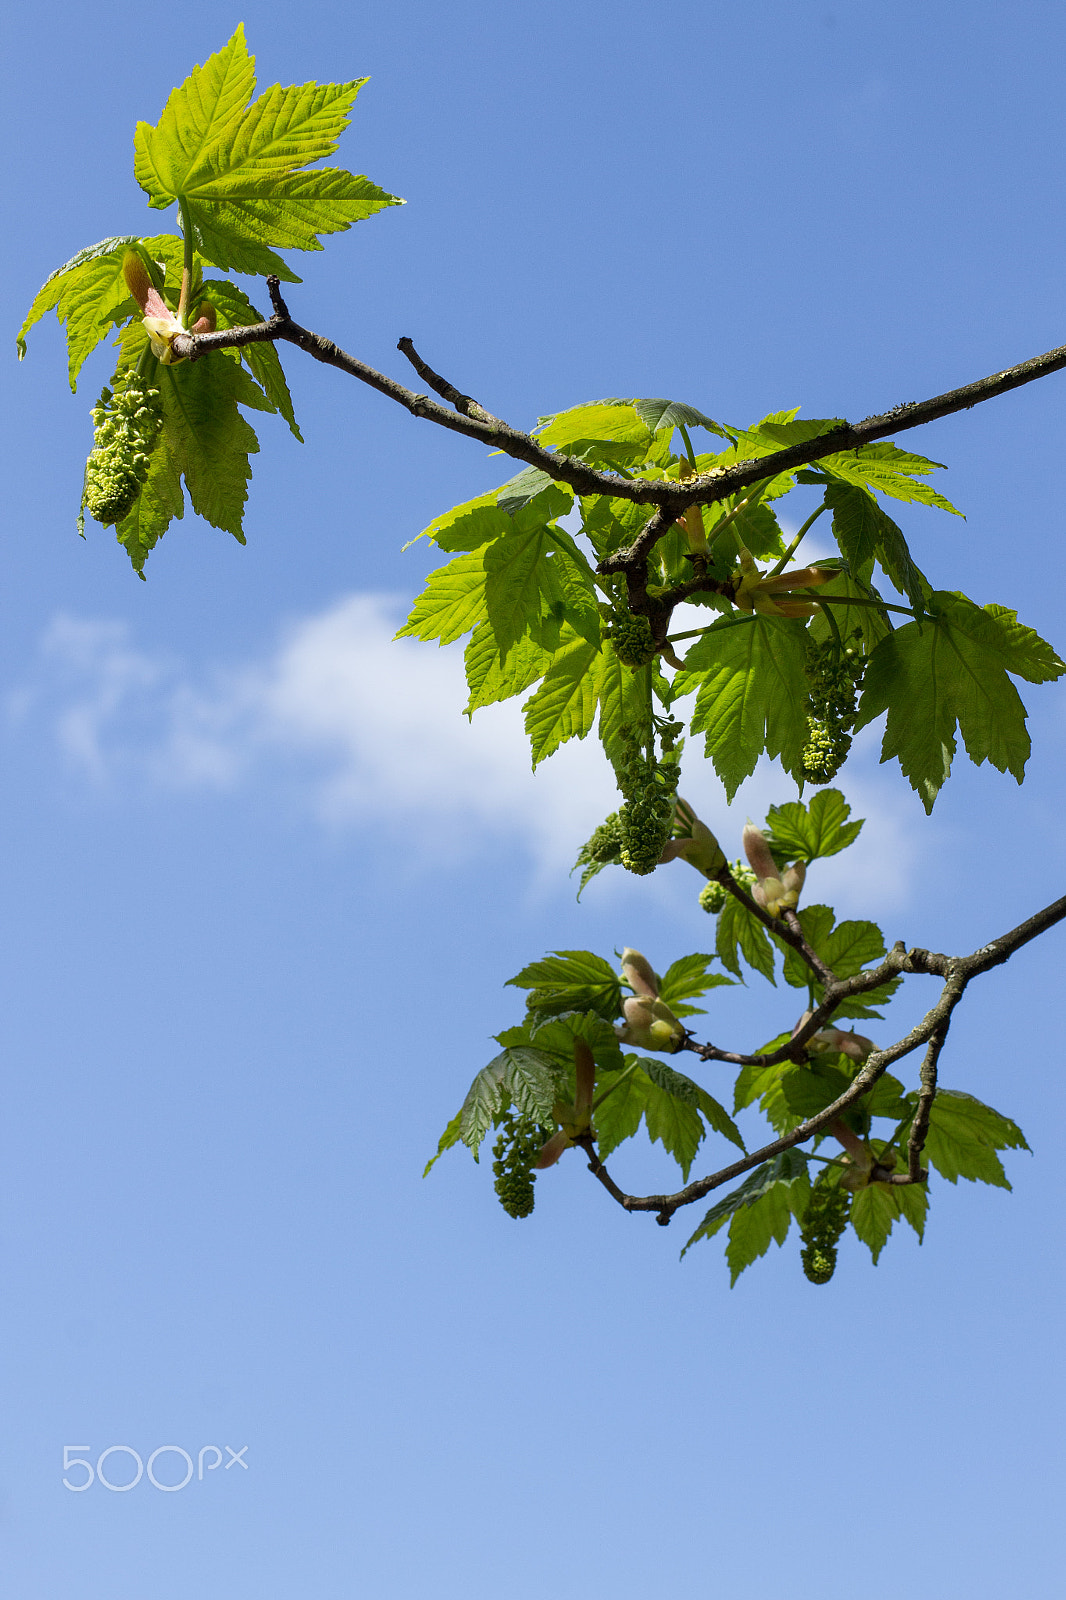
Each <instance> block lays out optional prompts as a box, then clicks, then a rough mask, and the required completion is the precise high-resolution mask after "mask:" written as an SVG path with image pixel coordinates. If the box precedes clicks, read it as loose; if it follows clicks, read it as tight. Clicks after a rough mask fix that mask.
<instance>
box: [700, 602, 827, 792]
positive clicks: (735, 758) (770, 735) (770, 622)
mask: <svg viewBox="0 0 1066 1600" xmlns="http://www.w3.org/2000/svg"><path fill="white" fill-rule="evenodd" d="M804 660H805V656H804V629H803V627H802V625H801V624H800V623H798V622H795V621H783V620H780V619H778V618H776V617H766V616H759V615H753V616H748V617H745V618H744V619H743V621H739V620H738V619H737V618H735V617H733V616H730V617H725V618H723V619H722V621H721V622H715V623H713V624H712V625H711V627H710V628H708V630H707V632H706V633H705V634H704V635H703V637H702V638H701V639H698V640H697V641H696V643H695V644H694V645H693V646H692V649H691V650H690V651H689V652H688V655H687V656H686V657H685V680H686V684H687V683H688V682H690V681H691V680H692V679H698V680H699V693H698V695H697V698H696V706H695V709H694V711H693V713H692V720H691V724H690V725H691V729H692V732H693V733H702V734H704V736H705V740H704V747H705V752H706V754H707V756H708V757H709V758H710V760H711V761H712V762H713V763H714V769H715V771H716V772H717V773H718V776H719V777H720V778H721V780H722V782H723V784H724V785H725V789H726V794H727V796H728V798H729V799H730V800H732V798H733V796H734V794H735V793H736V791H737V789H738V788H739V787H740V785H741V784H742V783H743V781H744V779H745V778H748V777H750V776H751V774H752V773H753V772H754V771H755V764H756V762H757V761H758V759H759V757H760V756H761V755H762V753H763V751H764V750H765V751H766V752H767V754H768V755H770V756H780V758H781V764H782V766H784V768H785V770H786V771H787V772H792V773H796V772H797V771H798V770H799V766H800V762H801V758H802V755H803V747H804V745H805V743H806V740H807V681H806V678H805V677H804V672H803V667H804Z"/></svg>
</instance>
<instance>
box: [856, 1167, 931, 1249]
mask: <svg viewBox="0 0 1066 1600" xmlns="http://www.w3.org/2000/svg"><path fill="white" fill-rule="evenodd" d="M928 1207H929V1196H928V1194H927V1192H926V1189H925V1186H924V1185H923V1184H917V1183H915V1184H888V1183H871V1184H869V1185H868V1186H867V1187H866V1188H865V1189H860V1190H859V1191H858V1193H857V1194H856V1195H855V1197H854V1199H853V1200H852V1203H851V1215H850V1221H851V1226H852V1227H853V1228H854V1229H855V1232H856V1233H857V1234H858V1236H859V1238H860V1239H861V1240H862V1242H863V1244H864V1245H866V1247H867V1248H868V1250H869V1252H870V1254H871V1256H872V1257H873V1260H874V1265H875V1266H876V1265H877V1260H878V1257H879V1256H880V1254H881V1251H882V1250H883V1249H884V1247H885V1245H886V1243H887V1242H888V1236H889V1234H890V1233H891V1232H892V1229H893V1227H894V1226H895V1224H896V1222H897V1221H898V1220H899V1219H900V1218H901V1217H902V1218H903V1220H904V1221H905V1222H909V1223H910V1225H911V1227H912V1228H913V1229H914V1231H915V1233H916V1234H917V1235H918V1238H919V1239H921V1237H922V1235H923V1234H924V1232H925V1216H926V1212H927V1210H928Z"/></svg>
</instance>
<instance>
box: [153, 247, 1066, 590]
mask: <svg viewBox="0 0 1066 1600" xmlns="http://www.w3.org/2000/svg"><path fill="white" fill-rule="evenodd" d="M267 288H268V290H269V293H270V298H271V303H272V305H273V307H274V315H273V316H272V317H270V318H269V319H268V320H267V321H266V322H261V323H256V324H254V325H252V326H250V327H242V328H225V329H221V330H220V331H219V332H217V333H204V334H195V335H194V334H180V335H179V336H178V337H177V338H176V339H175V340H174V344H173V349H174V353H175V355H178V356H187V357H188V358H189V359H190V360H192V361H195V360H198V359H199V357H200V356H202V355H206V354H207V353H208V352H209V351H211V350H231V349H238V348H239V347H240V346H241V345H245V344H253V343H259V342H264V341H269V342H274V341H277V340H283V341H285V342H286V343H289V344H295V345H298V346H299V348H300V349H302V350H304V351H306V352H307V354H308V355H310V356H313V357H314V359H315V360H316V361H321V362H324V363H325V364H326V365H327V366H332V367H337V368H339V370H341V371H342V372H346V373H347V374H348V375H349V376H350V377H353V378H358V379H359V381H360V382H361V383H365V384H368V385H369V386H370V387H371V388H372V389H376V390H377V391H378V393H379V394H383V395H385V396H386V398H387V399H390V400H394V401H395V402H396V403H397V404H398V405H402V406H404V407H405V408H406V410H408V411H409V412H410V413H411V415H412V416H415V417H421V418H423V419H424V420H425V421H428V422H435V423H437V424H438V426H440V427H443V428H448V429H450V430H451V431H452V432H453V433H462V434H465V435H466V436H467V437H468V438H471V439H477V440H479V441H481V442H482V443H484V444H488V445H490V446H491V447H492V448H493V449H498V450H502V451H503V453H504V454H505V455H509V456H511V457H512V458H513V459H514V460H516V461H524V462H526V463H527V464H528V465H529V466H534V467H540V468H541V470H542V471H544V472H546V473H547V474H548V475H549V477H551V478H553V479H555V481H556V482H559V483H567V484H569V485H570V487H571V488H573V489H576V490H577V492H578V493H579V494H607V495H611V496H614V497H615V498H617V499H622V500H631V501H633V502H635V503H636V504H638V505H647V506H658V507H660V508H661V511H662V513H663V515H662V517H660V518H653V519H652V522H650V523H649V524H648V525H647V526H646V527H645V528H644V529H643V530H642V532H641V533H640V535H639V536H638V538H637V539H636V541H635V542H634V543H633V544H632V545H631V546H630V547H629V549H628V550H624V551H617V552H616V553H615V554H614V555H613V556H611V557H609V558H608V559H609V561H610V563H611V566H610V567H609V568H607V567H601V570H610V571H623V570H626V569H627V568H628V567H629V566H631V565H638V564H639V562H640V561H641V560H646V559H647V555H648V552H649V551H650V550H651V548H652V546H653V545H654V543H655V542H656V539H658V538H660V537H661V536H662V533H663V532H665V531H666V529H667V528H668V527H669V526H670V525H671V524H672V522H673V521H674V520H675V519H676V518H677V517H679V516H680V515H681V514H682V513H683V512H684V511H686V510H687V509H688V507H689V506H691V505H713V504H715V503H716V502H717V501H719V500H726V499H728V498H729V496H730V495H732V494H736V493H737V491H738V490H740V489H745V488H748V487H749V486H750V485H752V484H754V483H758V482H760V481H762V480H764V479H767V478H773V477H777V476H778V474H779V473H782V472H788V471H792V470H794V469H795V468H797V467H803V466H809V465H810V464H811V463H813V462H816V461H819V460H821V459H822V457H824V456H827V455H833V454H835V453H836V452H838V451H841V450H858V449H860V448H861V447H862V446H863V445H865V444H872V443H874V442H876V441H877V440H879V439H885V438H888V436H889V435H890V434H896V433H903V432H905V431H906V430H907V429H909V428H918V427H921V426H922V425H923V424H924V423H927V422H935V421H936V420H937V419H938V418H940V417H946V416H950V415H951V414H952V413H953V412H956V411H968V410H970V409H971V408H972V407H973V406H975V405H979V404H980V403H981V402H982V401H983V400H992V399H994V398H995V397H996V396H997V395H1001V394H1006V393H1007V392H1008V391H1009V390H1011V389H1017V388H1020V387H1021V386H1022V385H1023V384H1026V383H1033V382H1034V381H1035V380H1036V379H1038V378H1044V377H1047V376H1048V375H1049V374H1050V373H1052V372H1058V371H1060V370H1061V369H1062V368H1063V367H1066V345H1062V346H1059V347H1058V348H1057V349H1055V350H1049V351H1047V352H1046V354H1044V355H1041V356H1035V357H1033V358H1032V359H1031V360H1029V361H1023V362H1021V363H1020V364H1019V365H1018V366H1015V367H1009V368H1007V369H1006V370H1005V371H1002V372H995V373H992V374H991V376H989V377H987V378H980V379H978V380H977V381H976V382H974V383H969V384H966V385H964V386H963V387H962V388H960V389H951V390H949V391H948V392H947V393H946V394H940V395H935V396H933V398H931V399H929V400H918V401H913V402H910V403H908V404H907V405H900V406H895V407H893V409H892V410H891V411H886V412H882V413H880V414H879V415H876V416H870V417H867V418H865V420H864V421H862V422H857V423H855V424H854V425H853V424H851V423H848V422H842V423H840V424H839V426H837V427H835V428H831V429H829V430H828V431H827V432H826V433H823V434H819V435H818V436H817V438H814V439H807V440H805V441H803V442H802V443H800V444H794V445H789V446H787V447H786V448H784V449H782V450H776V451H774V452H773V454H772V455H768V456H761V457H760V458H759V459H758V460H749V461H738V462H737V463H736V464H735V465H733V466H730V467H719V468H716V469H715V470H714V471H713V472H706V473H701V474H698V475H696V476H694V477H689V478H679V479H677V480H660V481H652V480H649V479H646V478H623V477H622V476H621V475H620V474H619V475H615V474H613V473H608V472H601V471H599V470H598V469H597V468H595V467H591V466H589V465H588V463H587V462H584V461H581V460H580V459H579V458H578V457H576V456H565V455H560V454H558V453H557V452H556V451H554V450H545V449H544V447H543V446H542V445H539V444H537V442H536V441H535V440H534V439H532V438H531V437H530V436H529V434H526V433H522V432H521V431H520V430H519V429H517V428H510V427H508V426H507V424H506V423H503V422H500V421H499V419H498V418H495V417H493V416H492V413H491V412H488V411H486V410H485V409H484V407H482V406H481V405H479V404H478V402H477V401H475V400H471V399H470V397H469V396H468V395H464V394H461V393H460V391H459V390H458V389H456V388H455V387H454V386H453V385H452V384H450V383H448V381H447V380H446V379H444V378H440V377H439V376H438V374H437V373H435V372H433V369H432V368H431V367H428V366H426V364H425V363H424V362H423V361H422V359H421V357H420V356H417V354H416V352H415V351H414V346H413V345H412V344H411V341H410V339H407V338H404V339H402V340H401V341H400V348H401V349H402V350H403V352H404V354H405V355H406V356H407V357H408V359H409V360H411V361H412V362H413V364H414V365H415V367H416V370H417V371H418V372H419V375H420V376H422V377H423V378H424V379H425V381H426V382H427V383H429V384H430V386H431V387H432V388H434V389H435V390H436V392H437V393H438V394H441V395H443V396H444V397H445V398H446V399H448V400H449V401H451V403H452V404H453V405H454V406H456V408H457V409H456V411H448V410H446V409H445V407H444V406H441V405H438V404H437V403H436V401H433V400H430V399H429V397H428V395H424V394H416V393H415V392H414V391H413V390H411V389H407V388H405V387H404V386H403V384H400V383H397V382H396V381H395V380H394V379H392V378H388V377H386V376H385V375H384V374H383V373H380V372H377V371H375V369H374V368H373V367H370V366H367V364H366V363H365V362H363V361H359V360H358V359H357V358H356V357H355V356H350V355H348V354H347V352H346V351H344V350H342V349H341V348H340V346H339V345H336V344H334V343H333V341H332V340H331V339H325V338H323V337H322V336H321V335H320V334H317V333H312V332H311V331H310V330H309V329H307V328H302V327H301V326H300V325H299V324H298V323H296V322H294V321H293V320H292V317H291V316H290V315H289V310H288V307H287V306H286V304H285V302H284V300H283V299H282V297H281V290H280V284H279V282H278V279H277V278H273V277H271V278H268V279H267ZM464 408H465V410H464ZM667 511H668V512H669V516H666V513H667ZM653 524H655V531H654V533H653V531H652V527H653Z"/></svg>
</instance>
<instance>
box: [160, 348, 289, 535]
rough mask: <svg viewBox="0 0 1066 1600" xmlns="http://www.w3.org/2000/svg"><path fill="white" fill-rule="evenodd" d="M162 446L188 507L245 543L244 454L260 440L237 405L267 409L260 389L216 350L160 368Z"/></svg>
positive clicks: (251, 452)
mask: <svg viewBox="0 0 1066 1600" xmlns="http://www.w3.org/2000/svg"><path fill="white" fill-rule="evenodd" d="M159 386H160V391H161V393H162V396H163V429H164V434H163V436H164V438H165V440H166V444H167V449H168V450H169V451H170V454H171V456H172V457H173V459H174V461H175V463H176V464H177V465H178V466H180V468H181V471H182V475H183V477H184V479H185V485H186V488H187V489H188V491H189V499H190V500H191V501H192V506H193V510H194V511H195V512H197V513H198V515H200V516H201V517H204V518H206V520H207V521H208V522H210V523H212V524H213V525H214V526H215V527H216V528H222V529H223V530H224V531H225V532H226V533H232V534H233V536H234V538H235V539H237V540H239V542H240V543H241V544H243V543H244V533H243V530H242V527H241V522H242V518H243V515H244V502H245V500H246V499H247V497H248V480H249V478H250V477H251V475H252V469H251V467H250V465H249V463H248V457H249V456H250V455H254V454H255V453H256V452H257V451H258V449H259V441H258V440H257V439H256V436H255V433H254V432H253V430H252V428H251V427H250V426H249V424H248V423H247V422H246V421H245V419H244V417H243V416H242V415H241V413H240V411H239V410H238V409H237V408H238V406H239V405H243V406H251V407H253V408H254V409H256V410H260V411H261V410H264V409H270V407H269V403H268V402H267V403H264V400H263V395H262V391H261V390H260V389H259V388H258V386H257V385H256V384H255V383H253V381H252V379H251V378H250V377H249V376H248V374H247V373H246V372H245V371H244V369H243V367H241V366H239V365H238V364H237V362H235V361H231V360H229V358H228V357H227V356H226V355H224V354H223V353H222V352H221V351H213V352H211V354H209V355H207V356H205V357H204V358H203V359H202V360H201V361H197V362H195V363H193V362H185V363H183V364H182V365H180V366H169V367H162V366H161V367H160V368H159Z"/></svg>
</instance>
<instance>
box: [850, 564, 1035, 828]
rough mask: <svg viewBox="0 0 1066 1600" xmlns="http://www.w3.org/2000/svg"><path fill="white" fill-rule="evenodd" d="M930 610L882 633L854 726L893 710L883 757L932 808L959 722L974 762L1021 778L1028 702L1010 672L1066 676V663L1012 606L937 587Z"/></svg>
mask: <svg viewBox="0 0 1066 1600" xmlns="http://www.w3.org/2000/svg"><path fill="white" fill-rule="evenodd" d="M928 606H929V609H930V612H931V615H930V616H929V617H927V618H926V619H925V620H924V621H923V622H922V623H921V624H918V623H913V622H912V623H908V624H907V625H906V627H903V628H900V629H899V630H898V631H897V632H895V633H893V634H891V635H889V637H888V638H886V639H883V640H882V641H881V643H880V644H879V645H878V646H877V648H876V649H875V650H874V652H873V654H872V656H871V657H870V661H869V665H868V667H867V670H866V677H865V680H864V685H863V697H862V701H861V702H860V705H859V714H858V718H857V720H856V727H864V726H865V725H866V724H867V723H868V722H872V721H873V720H874V718H875V717H878V716H880V714H881V713H882V712H883V711H887V712H888V720H887V723H886V726H885V734H884V740H883V742H882V749H881V759H882V760H883V761H887V760H889V759H890V758H891V757H893V756H895V757H896V758H897V759H898V761H899V764H900V766H901V767H902V769H903V771H904V773H905V774H906V776H907V777H908V778H909V779H910V782H911V785H912V787H913V788H914V789H916V790H917V792H918V794H919V795H920V796H921V799H922V803H923V804H924V806H925V808H926V810H927V811H931V810H932V808H933V803H934V801H935V799H936V796H937V793H938V792H939V790H940V789H941V788H942V787H943V785H944V783H945V782H946V780H947V777H948V774H949V773H950V771H951V762H952V758H953V756H954V754H955V749H956V744H955V729H956V726H957V727H958V729H959V731H960V732H961V733H962V736H963V740H964V742H965V745H966V751H967V754H968V755H969V757H970V759H971V761H973V762H975V763H976V764H978V765H980V763H981V762H983V761H986V760H988V761H991V762H992V765H993V766H994V767H997V768H998V769H999V770H1000V771H1001V772H1010V773H1011V774H1012V775H1013V776H1014V777H1015V778H1016V779H1017V780H1018V782H1019V783H1020V782H1021V781H1022V778H1023V776H1024V771H1025V763H1026V761H1027V759H1028V756H1029V749H1030V745H1029V735H1028V733H1027V731H1026V726H1025V707H1024V706H1023V704H1022V702H1021V699H1020V697H1019V695H1018V691H1017V690H1016V689H1015V687H1014V685H1013V683H1011V681H1010V679H1009V678H1008V677H1007V673H1008V672H1015V673H1017V674H1018V675H1019V676H1020V677H1029V676H1031V675H1032V674H1033V673H1036V672H1038V673H1039V674H1040V675H1041V679H1046V678H1048V677H1059V676H1061V674H1062V673H1063V672H1064V671H1066V666H1064V665H1063V663H1062V662H1061V661H1060V660H1059V658H1058V657H1057V656H1056V655H1055V654H1054V652H1053V651H1052V650H1051V648H1050V646H1047V645H1045V644H1044V641H1043V640H1040V639H1039V638H1038V636H1037V635H1035V634H1033V633H1032V630H1031V629H1028V628H1019V626H1018V624H1017V622H1016V620H1015V618H1014V613H1013V612H1007V611H1006V609H1005V608H1004V607H996V608H994V610H991V611H990V610H988V609H987V608H986V609H984V610H982V609H981V607H980V606H976V605H974V603H973V601H972V600H967V599H966V598H965V596H963V595H959V594H949V593H946V592H939V593H937V594H934V595H931V596H930V599H929V601H928Z"/></svg>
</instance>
